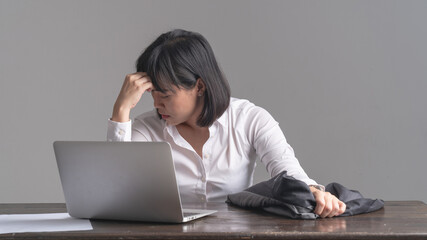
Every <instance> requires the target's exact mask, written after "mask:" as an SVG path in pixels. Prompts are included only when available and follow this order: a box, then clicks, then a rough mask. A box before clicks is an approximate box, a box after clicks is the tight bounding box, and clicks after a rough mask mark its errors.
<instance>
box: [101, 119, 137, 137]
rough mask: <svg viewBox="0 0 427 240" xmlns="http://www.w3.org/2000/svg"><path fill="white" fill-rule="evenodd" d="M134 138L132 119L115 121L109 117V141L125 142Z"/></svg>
mask: <svg viewBox="0 0 427 240" xmlns="http://www.w3.org/2000/svg"><path fill="white" fill-rule="evenodd" d="M131 140H132V120H129V121H128V122H115V121H112V120H111V119H108V130H107V141H109V142H125V141H131Z"/></svg>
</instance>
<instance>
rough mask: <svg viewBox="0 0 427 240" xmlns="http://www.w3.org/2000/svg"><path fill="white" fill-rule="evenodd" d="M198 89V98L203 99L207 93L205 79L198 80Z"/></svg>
mask: <svg viewBox="0 0 427 240" xmlns="http://www.w3.org/2000/svg"><path fill="white" fill-rule="evenodd" d="M196 88H197V96H199V97H201V96H203V94H205V91H206V85H205V82H204V81H203V79H201V78H198V79H197V82H196Z"/></svg>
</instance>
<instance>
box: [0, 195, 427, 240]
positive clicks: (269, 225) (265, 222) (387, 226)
mask: <svg viewBox="0 0 427 240" xmlns="http://www.w3.org/2000/svg"><path fill="white" fill-rule="evenodd" d="M193 207H207V208H209V209H216V210H218V211H219V212H218V213H216V214H214V215H212V216H209V217H205V218H202V219H198V220H195V221H192V222H189V223H185V224H157V223H143V222H120V221H102V220H93V221H91V222H92V226H93V230H92V231H77V232H49V233H16V234H0V240H2V239H62V240H63V239H108V240H111V239H427V205H426V204H424V203H423V202H419V201H401V202H386V205H385V208H384V209H381V210H379V211H377V212H373V213H368V214H362V215H357V216H353V217H341V218H339V217H338V218H332V219H317V220H291V219H285V218H282V217H279V216H275V215H272V214H268V213H264V212H260V211H249V210H242V209H240V208H236V207H233V206H228V205H227V204H225V203H224V204H222V203H208V204H205V205H204V206H201V205H198V206H193ZM56 212H66V209H65V205H64V204H58V203H57V204H0V214H15V213H56Z"/></svg>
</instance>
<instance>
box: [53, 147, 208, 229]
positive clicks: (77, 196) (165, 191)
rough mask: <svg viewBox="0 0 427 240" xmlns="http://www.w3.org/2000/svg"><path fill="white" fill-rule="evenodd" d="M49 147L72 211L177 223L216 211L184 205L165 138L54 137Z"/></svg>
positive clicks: (100, 216) (90, 215)
mask: <svg viewBox="0 0 427 240" xmlns="http://www.w3.org/2000/svg"><path fill="white" fill-rule="evenodd" d="M53 147H54V151H55V156H56V161H57V164H58V169H59V175H60V178H61V183H62V188H63V191H64V196H65V202H66V206H67V210H68V213H69V214H70V215H71V216H73V217H76V218H89V219H113V220H127V221H150V222H172V223H180V222H187V221H190V220H193V219H196V218H200V217H204V216H207V215H209V214H212V213H214V212H216V211H213V210H203V209H182V207H181V199H180V195H179V189H178V184H177V180H176V177H175V167H174V163H173V160H172V154H171V148H170V145H169V144H168V143H166V142H89V141H56V142H54V143H53Z"/></svg>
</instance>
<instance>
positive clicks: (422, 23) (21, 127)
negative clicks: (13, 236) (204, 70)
mask: <svg viewBox="0 0 427 240" xmlns="http://www.w3.org/2000/svg"><path fill="white" fill-rule="evenodd" d="M426 22H427V1H411V0H405V1H403V0H402V1H392V0H389V1H371V0H369V1H340V0H339V1H282V0H280V1H244V0H237V1H200V0H195V1H159V0H153V1H56V0H52V1H16V0H10V1H9V0H7V1H4V0H0V80H1V83H0V84H1V85H0V109H1V117H0V128H1V138H0V154H1V155H0V157H1V160H0V202H2V203H6V202H62V201H64V199H63V195H62V189H61V186H60V181H59V176H58V173H57V169H56V163H55V159H54V155H53V150H52V142H53V141H54V140H105V137H106V123H107V118H109V117H110V115H111V112H112V106H113V103H114V101H115V99H116V96H117V94H118V92H119V90H120V87H121V84H122V81H123V79H124V76H125V75H126V74H127V73H131V72H133V71H134V62H135V60H136V58H137V57H138V55H139V54H140V52H141V51H142V50H143V48H145V47H146V46H147V45H148V44H149V43H150V42H151V41H153V40H154V39H155V37H157V36H158V35H159V34H160V33H163V32H165V31H168V30H171V29H173V28H184V29H188V30H193V31H198V32H200V33H202V34H203V35H204V36H205V37H206V38H207V39H208V40H209V41H210V43H211V45H212V47H213V49H214V51H215V53H216V55H217V58H218V60H219V62H220V64H221V66H222V68H223V70H224V72H225V74H226V76H227V77H228V79H229V81H230V84H231V87H232V92H233V96H235V97H240V98H247V99H250V100H251V101H252V102H254V103H256V104H257V105H260V106H262V107H264V108H266V109H267V110H268V111H270V112H271V114H272V115H273V116H274V117H275V118H276V120H277V121H278V122H280V125H281V127H282V129H283V130H284V132H285V135H286V136H287V139H288V141H289V143H290V144H291V145H292V146H293V147H294V149H295V151H296V155H297V157H298V158H299V160H300V162H301V164H302V166H303V167H304V169H305V170H306V171H307V173H308V174H309V175H310V176H311V177H312V178H314V179H316V180H317V181H318V182H320V183H328V182H331V181H337V182H340V183H342V184H344V185H347V186H349V187H351V188H356V189H358V190H360V191H361V192H362V193H363V194H365V195H366V196H368V197H372V198H383V199H385V200H408V199H418V200H423V201H427V192H426V187H425V180H426V177H425V175H424V172H425V169H426V168H427V163H426V161H425V160H426V156H427V124H426V123H427V108H426V102H427V96H426V90H427V47H426V43H427V28H426ZM142 101H143V103H140V104H139V105H138V106H137V108H136V109H135V111H134V112H133V116H136V114H138V113H141V112H143V111H147V110H150V109H151V108H152V100H151V97H150V96H144V97H143V100H142ZM265 177H266V174H265V168H264V167H263V166H262V165H258V172H257V181H260V180H263V179H265Z"/></svg>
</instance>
